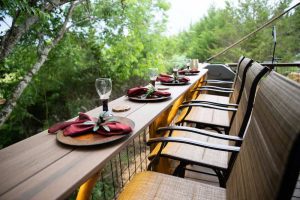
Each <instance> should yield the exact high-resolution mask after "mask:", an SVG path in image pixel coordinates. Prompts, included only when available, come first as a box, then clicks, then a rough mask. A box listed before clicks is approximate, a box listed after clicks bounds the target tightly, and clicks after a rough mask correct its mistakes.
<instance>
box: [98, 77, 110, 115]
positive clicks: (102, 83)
mask: <svg viewBox="0 0 300 200" xmlns="http://www.w3.org/2000/svg"><path fill="white" fill-rule="evenodd" d="M95 86H96V90H97V93H98V95H99V97H100V100H101V101H102V108H103V111H104V112H107V111H108V99H109V96H110V94H111V90H112V84H111V79H110V78H97V79H96V81H95Z"/></svg>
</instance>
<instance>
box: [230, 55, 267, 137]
mask: <svg viewBox="0 0 300 200" xmlns="http://www.w3.org/2000/svg"><path fill="white" fill-rule="evenodd" d="M245 59H246V58H245ZM268 71H269V68H268V67H264V66H262V65H260V64H259V63H257V62H254V63H253V64H252V66H251V67H249V69H248V70H247V72H246V76H245V85H244V89H243V91H242V94H241V98H240V99H241V100H240V102H239V106H238V110H237V112H236V113H230V114H231V115H232V117H231V122H230V124H231V126H230V130H229V135H236V136H237V135H238V136H240V137H243V135H244V132H245V129H246V127H247V124H248V122H249V118H250V116H251V112H252V108H253V102H254V97H255V94H256V89H257V85H258V83H259V81H260V80H261V78H262V77H263V76H264V75H265V74H266V73H267V72H268Z"/></svg>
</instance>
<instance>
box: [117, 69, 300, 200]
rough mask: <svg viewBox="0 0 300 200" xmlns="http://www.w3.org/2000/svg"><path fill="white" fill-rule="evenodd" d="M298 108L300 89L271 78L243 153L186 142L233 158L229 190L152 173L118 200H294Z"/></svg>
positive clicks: (299, 147)
mask: <svg viewBox="0 0 300 200" xmlns="http://www.w3.org/2000/svg"><path fill="white" fill-rule="evenodd" d="M299 107H300V85H299V84H297V83H295V82H292V81H290V80H288V79H286V78H285V77H283V76H281V75H278V74H276V73H275V72H271V74H270V75H269V76H268V77H267V78H266V79H265V80H263V82H262V83H261V85H260V89H259V91H258V92H257V97H256V102H255V105H254V110H253V113H252V117H251V120H250V124H249V127H248V129H247V134H246V136H245V138H244V142H243V145H242V146H241V148H239V147H230V146H224V145H214V144H208V143H204V142H203V143H199V142H192V141H186V143H190V144H192V143H193V145H197V146H201V147H206V148H214V149H219V150H222V151H230V152H232V157H234V159H236V161H235V164H234V165H233V166H232V167H231V168H230V171H231V172H230V175H229V177H228V180H227V182H226V189H225V188H221V187H216V186H211V185H207V184H204V183H198V182H194V181H190V180H186V179H182V178H178V177H174V176H169V175H165V174H160V173H156V172H149V171H148V172H142V173H139V174H138V175H136V176H135V177H134V178H133V180H131V182H130V183H129V184H128V185H126V186H125V189H124V191H123V192H122V193H121V194H120V196H119V199H131V200H134V199H139V200H143V199H185V200H189V199H193V200H194V199H290V198H291V197H292V194H293V192H294V188H295V185H296V182H297V179H298V175H299V169H300V159H299V155H300V123H299V119H300V110H299V109H295V108H299ZM168 139H170V141H168ZM173 139H174V141H173V142H178V141H179V140H180V138H177V139H176V138H173ZM171 140H172V138H167V140H166V141H165V142H164V143H167V142H171ZM176 140H178V141H176ZM156 141H158V139H156ZM162 141H163V140H162ZM152 142H154V140H153V141H151V142H150V143H152ZM238 152H239V153H238Z"/></svg>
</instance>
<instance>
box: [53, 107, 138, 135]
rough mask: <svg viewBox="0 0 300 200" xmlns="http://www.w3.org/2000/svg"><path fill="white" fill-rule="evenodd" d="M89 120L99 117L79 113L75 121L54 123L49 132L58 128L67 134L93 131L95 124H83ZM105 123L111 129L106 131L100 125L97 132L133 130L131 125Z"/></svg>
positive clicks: (116, 132)
mask: <svg viewBox="0 0 300 200" xmlns="http://www.w3.org/2000/svg"><path fill="white" fill-rule="evenodd" d="M87 121H94V122H97V118H95V117H90V116H88V115H87V114H85V113H79V117H78V118H77V119H76V120H75V121H71V122H61V123H57V124H54V125H53V126H51V127H50V128H49V129H48V133H55V132H56V131H58V130H63V133H64V135H65V136H75V135H79V134H82V133H86V132H92V131H93V128H94V125H93V124H83V123H84V122H87ZM103 125H106V126H108V128H109V129H110V131H109V132H108V131H106V130H105V129H103V128H102V127H100V128H99V129H98V130H97V131H96V132H95V133H98V134H100V135H105V136H111V135H121V134H128V133H130V132H131V131H132V129H131V127H130V126H128V125H126V124H121V123H119V122H104V123H103Z"/></svg>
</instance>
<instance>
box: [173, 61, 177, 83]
mask: <svg viewBox="0 0 300 200" xmlns="http://www.w3.org/2000/svg"><path fill="white" fill-rule="evenodd" d="M173 76H174V82H177V79H178V66H176V65H175V66H174V67H173Z"/></svg>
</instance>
